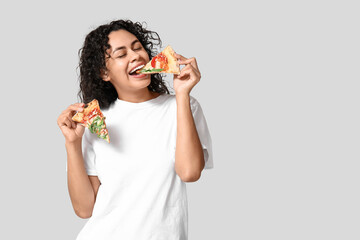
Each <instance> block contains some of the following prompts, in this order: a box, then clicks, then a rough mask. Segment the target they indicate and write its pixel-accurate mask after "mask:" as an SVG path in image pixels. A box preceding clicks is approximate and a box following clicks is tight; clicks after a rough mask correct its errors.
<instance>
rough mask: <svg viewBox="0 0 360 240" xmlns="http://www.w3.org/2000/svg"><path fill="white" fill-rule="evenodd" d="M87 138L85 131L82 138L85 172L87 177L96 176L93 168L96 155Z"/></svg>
mask: <svg viewBox="0 0 360 240" xmlns="http://www.w3.org/2000/svg"><path fill="white" fill-rule="evenodd" d="M90 137H91V136H89V131H88V130H87V129H85V133H84V136H83V138H82V153H83V158H84V165H85V170H86V173H87V174H88V175H91V176H97V175H98V174H97V171H96V167H95V160H96V155H95V152H94V148H93V145H92V141H91V139H90ZM66 172H67V163H66Z"/></svg>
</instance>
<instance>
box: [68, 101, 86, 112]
mask: <svg viewBox="0 0 360 240" xmlns="http://www.w3.org/2000/svg"><path fill="white" fill-rule="evenodd" d="M84 105H85V104H84V103H75V104H72V105H70V106H69V107H68V108H67V109H66V110H68V111H78V112H81V111H83V110H84Z"/></svg>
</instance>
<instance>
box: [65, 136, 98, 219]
mask: <svg viewBox="0 0 360 240" xmlns="http://www.w3.org/2000/svg"><path fill="white" fill-rule="evenodd" d="M65 146H66V151H67V179H68V190H69V194H70V198H71V203H72V205H73V208H74V210H75V213H76V215H78V216H79V217H83V218H87V217H90V215H91V213H92V209H93V207H94V203H95V194H94V190H93V188H92V185H91V182H90V180H89V176H88V175H87V173H86V170H85V165H84V159H83V155H82V151H81V142H77V143H66V144H65Z"/></svg>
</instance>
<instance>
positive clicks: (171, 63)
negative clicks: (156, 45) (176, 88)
mask: <svg viewBox="0 0 360 240" xmlns="http://www.w3.org/2000/svg"><path fill="white" fill-rule="evenodd" d="M174 53H175V52H174V50H173V49H172V48H171V46H170V45H169V46H167V47H166V48H165V49H164V50H163V51H162V52H161V53H159V54H158V55H156V56H155V57H153V58H152V59H151V60H150V62H148V63H147V64H146V65H145V66H144V67H143V68H141V69H139V70H137V71H136V73H143V74H152V73H174V74H180V66H179V63H178V61H177V59H176V58H175V56H174Z"/></svg>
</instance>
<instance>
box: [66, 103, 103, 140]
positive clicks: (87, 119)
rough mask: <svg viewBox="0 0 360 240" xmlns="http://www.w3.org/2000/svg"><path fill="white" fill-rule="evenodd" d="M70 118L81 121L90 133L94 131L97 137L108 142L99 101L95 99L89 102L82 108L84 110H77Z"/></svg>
mask: <svg viewBox="0 0 360 240" xmlns="http://www.w3.org/2000/svg"><path fill="white" fill-rule="evenodd" d="M72 120H74V121H75V122H78V123H81V124H82V125H83V126H84V127H86V128H88V129H89V130H90V132H91V133H96V135H97V136H98V137H99V138H102V139H104V140H106V141H107V142H108V143H110V138H109V133H108V130H107V129H106V124H105V117H104V115H103V114H102V112H101V110H100V106H99V102H98V101H97V100H96V99H94V100H92V101H91V102H89V103H88V104H87V106H86V107H85V108H84V111H82V112H77V113H76V114H75V115H74V116H73V117H72Z"/></svg>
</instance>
